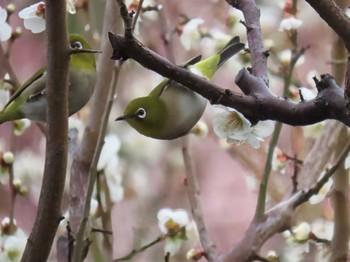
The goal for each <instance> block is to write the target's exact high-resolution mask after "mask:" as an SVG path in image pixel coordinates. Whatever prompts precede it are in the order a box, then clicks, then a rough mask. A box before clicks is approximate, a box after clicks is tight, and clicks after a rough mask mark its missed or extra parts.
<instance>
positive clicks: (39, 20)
mask: <svg viewBox="0 0 350 262" xmlns="http://www.w3.org/2000/svg"><path fill="white" fill-rule="evenodd" d="M75 2H76V0H67V1H66V10H67V12H68V13H70V14H75V13H76V9H75ZM45 9H46V5H45V2H43V1H40V2H38V3H36V4H33V5H31V6H28V7H26V8H24V9H22V10H21V11H20V12H19V13H18V16H19V17H20V18H22V19H23V20H24V21H23V23H24V27H25V28H26V29H28V30H30V31H32V33H34V34H38V33H41V32H43V31H45V29H46V22H45Z"/></svg>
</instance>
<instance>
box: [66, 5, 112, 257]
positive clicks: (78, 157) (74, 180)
mask: <svg viewBox="0 0 350 262" xmlns="http://www.w3.org/2000/svg"><path fill="white" fill-rule="evenodd" d="M117 13H118V12H117V4H116V2H115V0H108V1H107V2H106V7H105V15H104V17H105V19H104V25H103V34H106V33H107V32H108V31H109V30H117V28H118V24H119V23H118V19H119V16H117V15H116V14H117ZM104 39H105V38H102V43H101V49H102V50H103V53H102V54H101V55H100V56H99V58H98V61H97V68H98V72H99V74H98V76H97V80H96V87H95V92H94V94H93V96H92V98H91V101H90V102H91V114H90V117H89V120H88V124H87V127H86V129H85V132H84V135H83V141H82V144H81V147H80V149H79V151H78V152H77V153H76V154H75V155H74V158H73V163H72V169H71V183H70V198H71V199H70V208H69V213H70V225H71V227H72V234H73V235H74V236H76V234H77V233H78V230H79V228H80V233H79V234H80V235H79V238H78V240H79V244H78V251H76V253H75V254H74V257H75V258H77V260H74V261H80V260H81V259H82V258H81V255H82V254H83V252H84V251H83V250H84V242H85V241H83V239H84V231H83V228H84V225H85V224H86V222H87V221H86V220H87V219H88V212H87V211H86V210H87V209H89V205H90V198H87V191H88V187H89V186H88V184H89V181H90V177H89V176H88V175H89V174H92V173H91V170H92V169H91V168H92V166H91V163H92V161H93V160H92V159H93V158H95V160H96V158H97V155H96V154H95V149H96V148H100V146H98V145H97V140H98V136H99V132H100V129H101V125H102V115H103V114H104V112H105V110H106V104H107V99H108V94H109V89H108V88H106V87H110V86H111V82H112V75H113V66H114V61H111V60H110V52H111V48H110V44H109V43H108V42H106V41H105V40H104ZM100 141H101V139H100ZM102 141H103V139H102ZM95 175H96V173H93V174H92V176H93V177H91V179H92V180H94V176H95ZM90 196H91V195H90ZM86 214H87V215H86ZM81 223H84V224H83V227H81Z"/></svg>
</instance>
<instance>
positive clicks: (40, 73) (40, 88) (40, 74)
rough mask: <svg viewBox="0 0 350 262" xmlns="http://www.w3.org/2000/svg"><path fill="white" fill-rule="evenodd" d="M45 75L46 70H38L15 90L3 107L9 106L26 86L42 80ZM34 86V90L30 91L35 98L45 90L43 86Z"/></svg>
mask: <svg viewBox="0 0 350 262" xmlns="http://www.w3.org/2000/svg"><path fill="white" fill-rule="evenodd" d="M45 73H46V68H41V69H39V70H38V71H37V72H36V73H35V74H34V75H33V76H32V77H31V78H29V79H28V80H27V81H26V82H25V83H24V84H23V85H22V86H21V87H20V88H18V89H17V90H16V92H15V93H14V94H13V95H12V96H11V97H10V99H9V101H8V102H7V103H6V105H5V107H7V106H8V105H9V104H11V103H12V101H13V100H15V99H16V98H17V97H18V96H19V95H20V94H21V93H22V92H23V91H24V90H25V89H26V88H27V87H28V86H30V85H31V84H33V83H34V82H35V81H37V80H39V79H40V78H42V77H43V76H44V75H45ZM34 86H35V88H34V89H33V90H32V91H33V96H35V95H36V94H40V93H42V92H43V90H44V88H45V85H34ZM28 98H31V96H29V97H28ZM5 107H4V108H5Z"/></svg>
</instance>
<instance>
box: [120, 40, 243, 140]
mask: <svg viewBox="0 0 350 262" xmlns="http://www.w3.org/2000/svg"><path fill="white" fill-rule="evenodd" d="M243 48H244V44H242V43H240V42H239V38H238V37H234V38H233V39H231V41H229V42H228V43H227V44H226V46H225V47H224V48H223V49H221V50H220V51H219V52H218V53H217V54H215V55H213V56H211V57H209V58H207V59H205V60H202V61H200V62H197V61H196V60H195V59H196V58H195V59H192V60H191V61H190V62H188V63H186V65H185V66H186V67H187V68H188V69H189V70H190V71H191V72H193V73H195V74H198V75H201V76H203V77H204V78H206V79H209V80H210V79H211V78H212V77H213V75H214V73H215V72H216V70H217V69H218V68H219V67H220V66H221V65H222V64H223V63H224V62H225V61H226V60H227V59H229V58H230V57H232V56H233V55H235V54H236V53H238V52H239V51H240V50H242V49H243ZM193 63H195V64H193ZM206 102H207V100H206V99H205V98H204V97H202V96H200V95H199V94H197V93H195V92H193V91H191V90H190V89H188V88H187V87H185V86H183V85H181V84H179V83H177V82H175V81H172V80H169V79H167V78H165V79H164V80H163V81H162V82H161V83H160V84H159V85H157V86H156V87H155V88H154V89H153V90H152V91H151V93H150V94H149V95H148V96H145V97H139V98H136V99H134V100H132V101H131V102H130V103H129V104H128V105H127V106H126V108H125V110H124V114H123V115H122V116H120V117H118V118H117V119H116V121H119V120H125V121H126V122H128V123H129V125H131V126H132V127H133V128H135V129H136V130H137V131H138V132H139V133H141V134H143V135H145V136H148V137H152V138H156V139H167V140H170V139H175V138H178V137H181V136H183V135H185V134H187V133H188V132H189V131H190V130H191V129H192V127H193V126H194V125H195V124H196V123H197V122H198V120H199V119H200V118H201V116H202V115H203V112H204V109H205V106H206Z"/></svg>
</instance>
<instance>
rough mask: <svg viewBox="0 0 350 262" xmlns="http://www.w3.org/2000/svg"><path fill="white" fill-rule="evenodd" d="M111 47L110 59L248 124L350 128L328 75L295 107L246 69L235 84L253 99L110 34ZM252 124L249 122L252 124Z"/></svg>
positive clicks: (349, 118)
mask: <svg viewBox="0 0 350 262" xmlns="http://www.w3.org/2000/svg"><path fill="white" fill-rule="evenodd" d="M109 38H110V41H111V43H112V46H113V49H114V50H113V56H112V58H113V59H127V58H131V59H134V60H136V61H137V62H139V63H140V64H141V65H143V66H144V67H146V68H149V69H151V70H154V71H156V72H157V73H159V74H161V75H163V76H165V77H168V78H170V79H173V80H175V81H176V82H178V83H181V84H183V85H185V86H187V87H188V88H190V89H191V90H193V91H195V92H197V93H199V94H200V95H202V96H204V97H206V98H207V99H208V100H209V101H211V102H212V103H213V104H217V103H220V104H222V105H225V106H228V107H232V108H235V109H237V110H238V111H240V112H241V113H242V114H244V115H245V116H246V117H247V118H248V119H250V120H254V121H257V120H266V119H271V120H276V121H279V122H283V123H286V124H290V125H309V124H314V123H317V122H320V121H322V120H325V119H337V120H339V121H341V122H343V123H344V124H346V125H348V126H350V114H347V111H346V108H345V103H344V91H343V90H342V89H341V88H339V86H337V84H336V83H335V81H334V79H333V78H332V77H331V76H330V75H327V74H326V75H322V79H321V81H320V82H319V83H318V86H319V89H320V92H319V93H318V95H317V97H316V98H315V99H312V100H308V101H306V102H304V103H295V102H292V101H290V100H287V99H285V98H280V97H276V96H275V95H273V94H272V93H271V92H270V91H269V90H267V88H266V85H265V84H264V83H263V82H262V81H261V80H259V79H257V78H256V77H254V76H253V75H251V74H249V72H248V71H247V70H245V69H243V70H241V71H240V72H239V73H238V75H237V77H236V83H237V85H238V86H239V87H240V88H241V90H242V91H243V93H245V91H246V90H252V87H254V90H256V91H257V92H253V93H254V96H253V95H242V94H237V93H235V92H232V91H231V90H229V89H223V88H222V87H220V86H218V85H216V84H214V83H212V82H209V81H207V80H205V79H203V78H202V77H200V76H197V75H194V74H192V73H191V72H189V71H188V70H186V69H185V68H181V67H179V66H176V65H174V64H172V63H171V62H169V61H168V60H166V59H164V58H163V57H161V56H159V55H158V54H156V53H155V52H153V51H151V50H149V49H147V48H145V47H144V46H142V44H140V43H139V42H138V41H137V40H136V39H134V38H132V39H126V38H125V37H123V36H120V35H116V34H113V33H109ZM254 121H252V122H254Z"/></svg>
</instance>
